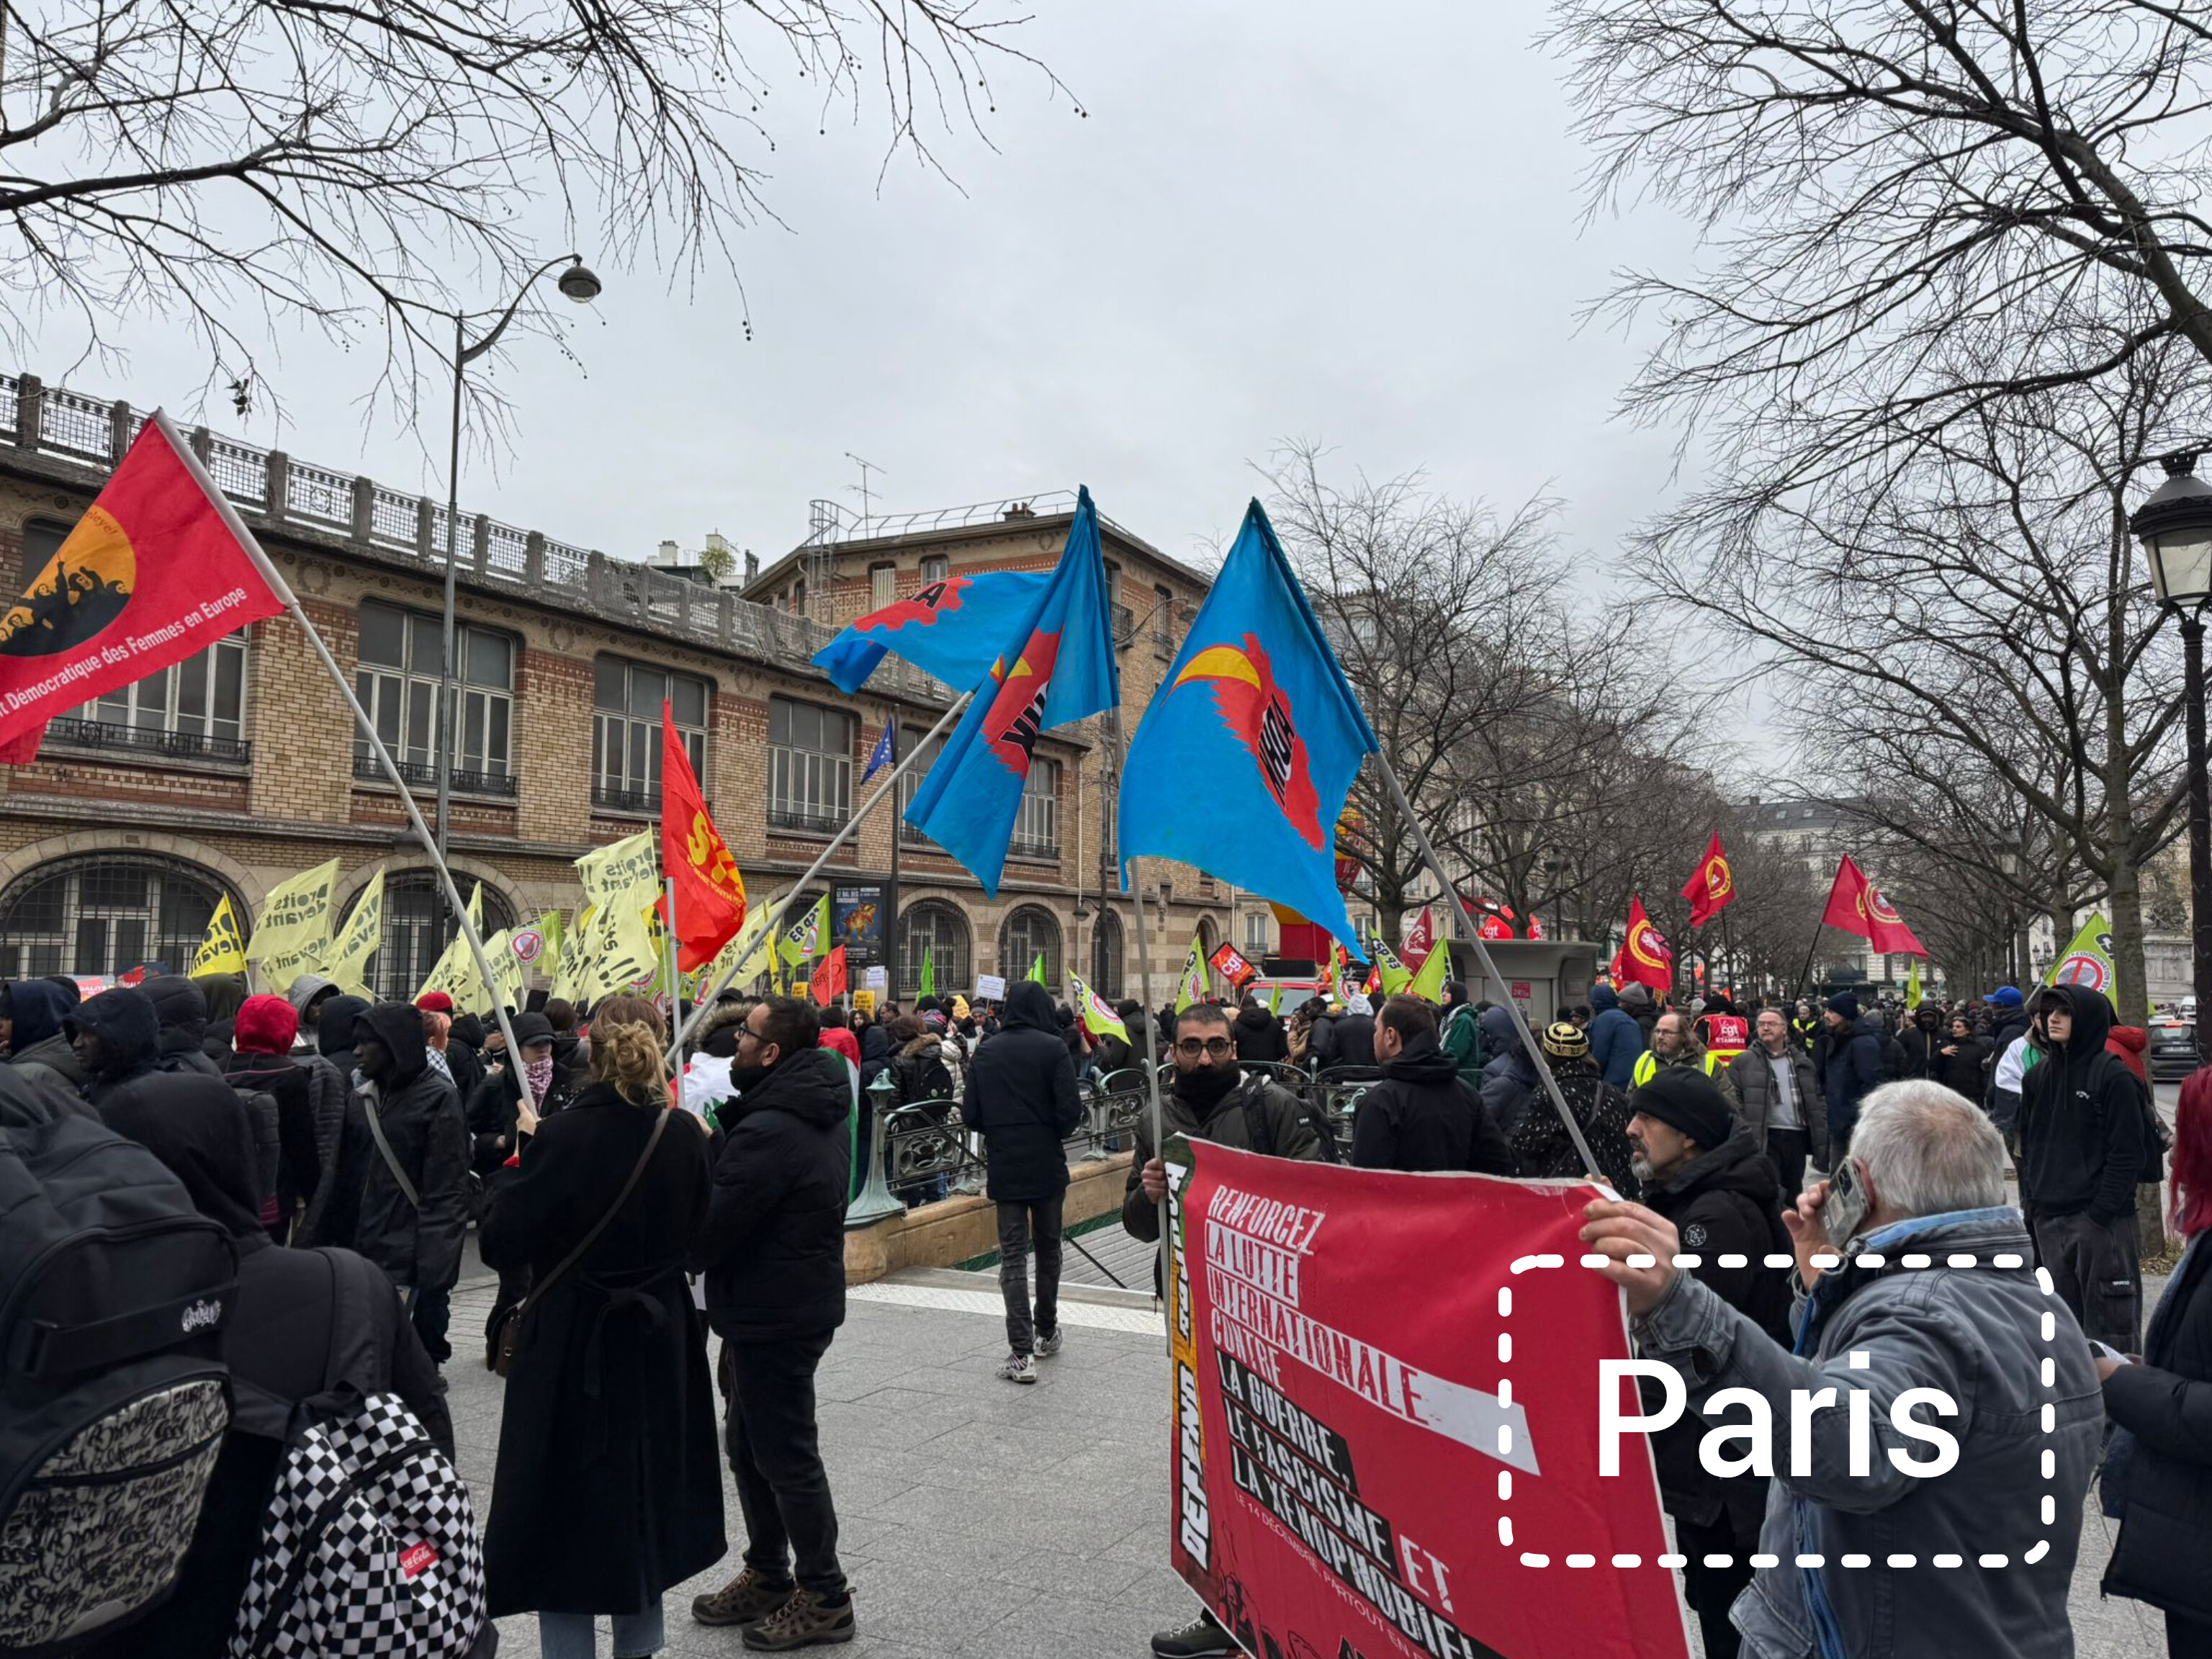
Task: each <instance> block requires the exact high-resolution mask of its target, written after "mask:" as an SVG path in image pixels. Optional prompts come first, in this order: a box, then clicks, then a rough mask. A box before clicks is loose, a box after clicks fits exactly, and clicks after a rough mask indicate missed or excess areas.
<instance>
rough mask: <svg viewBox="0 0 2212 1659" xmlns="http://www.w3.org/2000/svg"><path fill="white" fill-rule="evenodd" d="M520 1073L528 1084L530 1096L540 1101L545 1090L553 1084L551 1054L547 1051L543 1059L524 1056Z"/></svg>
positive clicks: (543, 1097)
mask: <svg viewBox="0 0 2212 1659" xmlns="http://www.w3.org/2000/svg"><path fill="white" fill-rule="evenodd" d="M522 1075H523V1077H524V1079H525V1080H526V1081H527V1082H528V1083H529V1085H530V1098H531V1099H532V1101H534V1102H538V1103H543V1102H544V1099H545V1091H547V1090H548V1089H550V1088H551V1087H552V1086H553V1056H552V1055H551V1054H550V1053H549V1054H547V1055H546V1056H545V1057H544V1059H543V1060H531V1059H528V1058H526V1059H525V1060H523V1062H522Z"/></svg>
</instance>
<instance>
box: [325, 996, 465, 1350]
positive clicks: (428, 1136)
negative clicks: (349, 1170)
mask: <svg viewBox="0 0 2212 1659" xmlns="http://www.w3.org/2000/svg"><path fill="white" fill-rule="evenodd" d="M328 1017H329V1016H328V1014H327V1012H326V1013H325V1018H328ZM353 1035H354V1065H355V1067H356V1070H357V1071H358V1072H359V1073H360V1081H359V1082H358V1083H357V1084H356V1085H355V1091H354V1092H355V1094H356V1097H357V1098H358V1099H359V1100H360V1102H361V1108H362V1116H363V1118H364V1119H365V1121H367V1123H368V1127H369V1138H370V1140H371V1142H372V1144H373V1146H374V1152H373V1153H372V1155H371V1156H370V1157H369V1158H368V1170H367V1174H366V1176H365V1177H364V1179H363V1180H362V1188H361V1203H360V1222H359V1225H358V1227H357V1229H356V1236H355V1237H356V1243H355V1245H354V1248H355V1249H357V1250H359V1251H360V1252H361V1253H362V1255H365V1256H367V1257H368V1259H369V1260H370V1261H374V1263H376V1265H377V1266H378V1267H381V1268H383V1269H384V1271H385V1273H386V1274H387V1275H388V1276H389V1277H390V1279H392V1283H393V1284H395V1285H398V1287H399V1288H400V1289H401V1290H402V1291H405V1292H407V1309H408V1315H409V1316H410V1318H411V1319H413V1321H414V1322H415V1329H416V1334H418V1335H420V1336H421V1337H422V1346H423V1347H425V1348H426V1349H428V1351H429V1354H430V1358H432V1359H434V1360H435V1361H436V1362H437V1363H438V1364H441V1365H443V1364H445V1363H446V1361H447V1359H449V1358H452V1357H453V1346H452V1345H451V1344H450V1343H448V1342H447V1340H446V1327H447V1322H448V1318H449V1314H450V1299H451V1297H452V1295H453V1285H454V1282H455V1281H456V1280H457V1279H459V1278H460V1276H461V1237H462V1233H463V1231H464V1230H465V1227H466V1225H467V1221H468V1175H469V1154H468V1130H467V1127H466V1126H465V1124H464V1123H463V1122H462V1121H461V1103H460V1102H459V1100H457V1099H456V1098H455V1097H454V1096H453V1085H451V1084H450V1083H448V1082H447V1081H446V1079H444V1078H442V1077H441V1076H440V1075H439V1074H438V1073H435V1072H434V1071H432V1070H431V1069H430V1060H429V1055H428V1050H427V1049H426V1048H424V1047H423V1043H422V1012H421V1011H420V1010H419V1009H417V1008H416V1006H414V1005H413V1004H412V1003H407V1002H380V1003H378V1004H376V1005H375V1006H373V1007H372V1008H370V1009H369V1011H368V1012H367V1013H365V1014H363V1015H362V1017H361V1018H359V1019H358V1020H356V1022H355V1023H354V1034H353Z"/></svg>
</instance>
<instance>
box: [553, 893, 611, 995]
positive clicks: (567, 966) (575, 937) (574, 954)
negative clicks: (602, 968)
mask: <svg viewBox="0 0 2212 1659" xmlns="http://www.w3.org/2000/svg"><path fill="white" fill-rule="evenodd" d="M598 914H599V906H598V905H596V904H586V906H585V907H584V908H582V909H581V910H580V911H578V912H577V913H576V925H575V927H574V928H572V929H571V930H570V931H569V933H568V937H567V938H565V939H562V942H561V962H560V967H559V969H558V970H557V971H556V973H555V974H554V975H553V988H552V990H551V991H550V993H549V994H550V995H552V996H555V997H558V998H559V999H560V1000H562V1001H563V1002H574V1001H577V1000H580V998H582V996H583V994H584V978H585V975H586V973H587V972H588V971H589V969H590V967H591V936H592V917H593V916H594V915H598Z"/></svg>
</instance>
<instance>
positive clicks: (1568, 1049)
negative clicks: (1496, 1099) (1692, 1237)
mask: <svg viewBox="0 0 2212 1659" xmlns="http://www.w3.org/2000/svg"><path fill="white" fill-rule="evenodd" d="M1539 1041H1540V1042H1541V1043H1542V1045H1543V1049H1544V1066H1545V1069H1546V1070H1547V1071H1549V1072H1550V1073H1551V1074H1552V1080H1553V1082H1555V1083H1557V1084H1558V1085H1559V1097H1560V1099H1562V1100H1564V1101H1565V1102H1566V1103H1567V1110H1568V1111H1569V1112H1571V1113H1572V1114H1573V1115H1574V1120H1575V1127H1577V1128H1578V1129H1580V1130H1581V1131H1582V1133H1583V1140H1584V1141H1585V1142H1586V1143H1588V1145H1589V1149H1590V1156H1591V1157H1592V1158H1595V1159H1596V1160H1597V1167H1598V1172H1599V1174H1600V1175H1601V1176H1603V1177H1604V1178H1605V1182H1606V1184H1607V1186H1609V1187H1611V1188H1613V1191H1615V1192H1617V1193H1620V1194H1623V1195H1624V1196H1626V1197H1629V1198H1633V1197H1635V1196H1636V1194H1638V1192H1639V1191H1640V1190H1642V1185H1643V1183H1642V1182H1638V1180H1637V1178H1636V1172H1635V1170H1634V1167H1633V1160H1634V1158H1635V1155H1636V1154H1635V1149H1634V1148H1633V1147H1632V1146H1630V1145H1629V1144H1628V1120H1629V1118H1630V1117H1631V1116H1632V1115H1633V1114H1632V1113H1631V1111H1630V1110H1629V1105H1628V1094H1627V1091H1625V1090H1621V1089H1616V1088H1614V1087H1613V1085H1611V1084H1609V1083H1607V1081H1606V1080H1605V1079H1603V1078H1602V1077H1600V1076H1599V1075H1598V1071H1597V1067H1596V1066H1595V1065H1594V1064H1592V1063H1591V1060H1590V1051H1589V1033H1588V1032H1586V1031H1584V1030H1583V1029H1582V1028H1581V1027H1580V1026H1577V1024H1574V1023H1573V1022H1572V1021H1571V1020H1564V1019H1562V1020H1555V1021H1553V1023H1552V1024H1549V1025H1547V1026H1546V1027H1545V1028H1544V1030H1543V1034H1542V1036H1541V1038H1540V1039H1539ZM1530 1106H1531V1109H1530V1110H1528V1111H1527V1112H1525V1113H1523V1114H1522V1118H1521V1121H1520V1123H1519V1124H1518V1125H1517V1126H1516V1127H1515V1129H1514V1131H1513V1142H1512V1144H1513V1164H1514V1169H1515V1172H1516V1174H1518V1175H1520V1176H1522V1177H1524V1178H1528V1179H1534V1180H1540V1181H1567V1180H1573V1179H1576V1178H1578V1177H1582V1176H1587V1175H1588V1173H1589V1171H1588V1170H1586V1169H1585V1168H1584V1167H1583V1155H1582V1153H1581V1152H1580V1151H1578V1150H1577V1147H1576V1146H1575V1143H1574V1141H1573V1139H1571V1137H1570V1136H1569V1135H1568V1133H1567V1131H1566V1126H1565V1124H1563V1123H1561V1122H1560V1121H1559V1113H1558V1112H1557V1111H1555V1110H1553V1109H1551V1102H1550V1101H1549V1100H1548V1099H1547V1098H1538V1099H1535V1100H1533V1101H1532V1102H1531V1103H1530Z"/></svg>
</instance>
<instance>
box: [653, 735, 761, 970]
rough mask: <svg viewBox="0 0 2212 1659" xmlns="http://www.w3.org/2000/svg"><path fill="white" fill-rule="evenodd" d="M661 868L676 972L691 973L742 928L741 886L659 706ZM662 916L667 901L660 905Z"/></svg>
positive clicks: (680, 742) (681, 745)
mask: <svg viewBox="0 0 2212 1659" xmlns="http://www.w3.org/2000/svg"><path fill="white" fill-rule="evenodd" d="M660 867H661V869H662V870H663V871H664V872H665V873H666V876H667V878H668V879H669V880H671V881H672V882H674V883H675V884H676V968H677V971H678V972H679V973H685V974H692V973H696V972H697V971H698V970H699V969H702V968H703V967H705V966H706V965H707V964H708V963H710V962H712V961H713V960H714V957H715V953H716V952H718V951H720V950H721V948H722V947H723V946H724V945H727V944H728V943H729V942H730V941H731V940H732V939H735V938H736V937H737V936H738V929H739V928H740V927H744V925H745V883H744V877H742V876H740V875H739V874H738V863H737V860H735V859H733V858H732V857H731V856H730V849H729V848H727V847H726V846H724V845H723V844H722V836H721V832H720V831H719V830H717V829H715V828H714V819H713V818H712V817H709V816H708V811H707V800H706V797H705V796H704V795H702V793H700V791H699V777H698V775H697V774H696V773H695V772H694V771H692V769H691V757H690V753H689V752H688V751H687V750H685V749H684V737H683V734H682V733H681V732H678V731H677V729H676V716H675V714H673V713H672V712H671V709H670V708H669V706H668V704H667V703H666V702H663V703H662V704H661V705H660ZM661 908H662V909H663V910H664V911H665V910H666V908H667V901H666V900H665V898H664V899H663V900H662V902H661Z"/></svg>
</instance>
